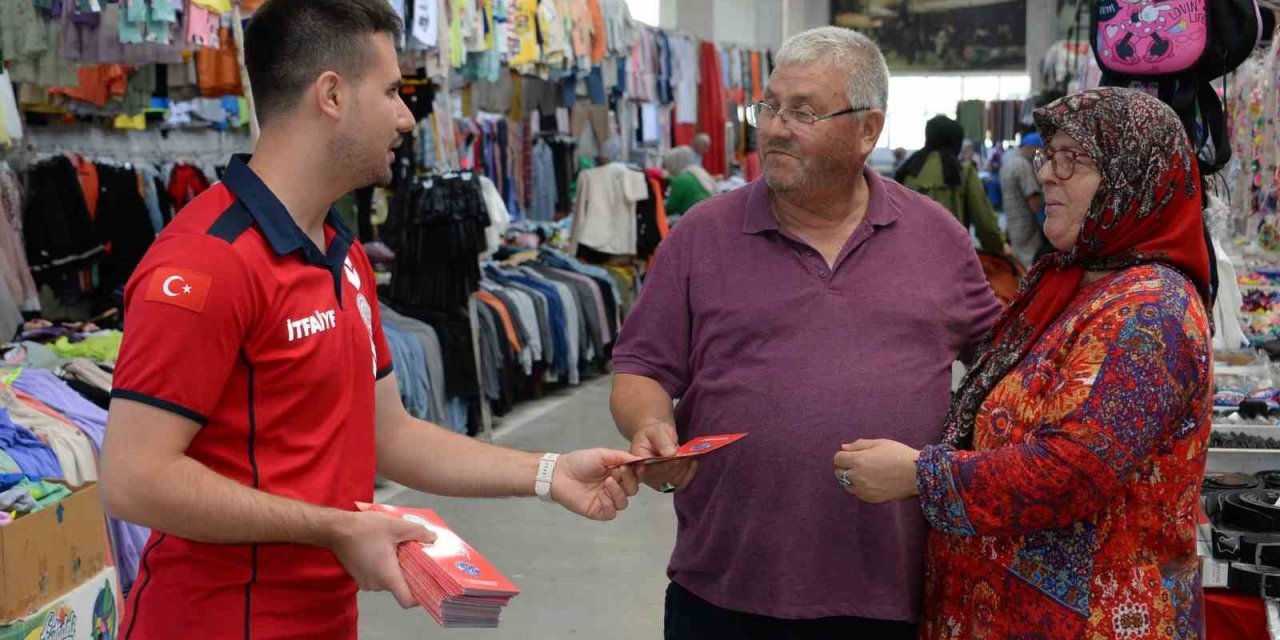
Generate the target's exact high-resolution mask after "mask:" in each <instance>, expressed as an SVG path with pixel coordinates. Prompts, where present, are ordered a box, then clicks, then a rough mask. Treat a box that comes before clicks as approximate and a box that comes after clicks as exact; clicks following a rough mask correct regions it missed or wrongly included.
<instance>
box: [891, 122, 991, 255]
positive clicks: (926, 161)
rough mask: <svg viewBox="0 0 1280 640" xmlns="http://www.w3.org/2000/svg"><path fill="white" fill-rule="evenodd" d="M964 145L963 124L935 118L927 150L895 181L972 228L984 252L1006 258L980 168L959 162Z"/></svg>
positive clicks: (905, 166)
mask: <svg viewBox="0 0 1280 640" xmlns="http://www.w3.org/2000/svg"><path fill="white" fill-rule="evenodd" d="M963 144H964V129H963V128H961V126H960V123H958V122H956V121H955V120H952V119H951V118H948V117H946V116H937V117H935V118H933V119H932V120H930V121H929V122H928V123H927V124H925V128H924V147H923V148H922V149H920V150H919V151H917V152H915V154H914V155H912V156H911V158H910V159H908V160H907V162H906V163H905V164H903V165H902V167H901V168H899V169H898V172H897V173H896V174H894V180H897V181H898V182H899V183H901V184H902V185H903V186H904V187H907V188H908V189H911V190H912V191H916V192H918V193H922V194H924V195H926V196H929V197H930V198H932V199H933V200H934V201H935V202H937V203H938V204H940V205H942V206H943V207H946V209H947V211H950V212H951V213H952V215H954V216H955V217H956V220H959V221H960V224H962V225H964V227H965V228H966V229H968V228H969V227H973V228H974V230H975V231H977V234H978V243H979V244H981V245H982V250H983V251H986V252H988V253H993V254H995V255H1005V249H1004V236H1003V234H1001V233H1000V222H999V221H998V220H997V219H996V213H995V211H993V210H992V209H991V202H989V201H988V200H987V191H986V189H985V188H984V187H983V186H982V179H981V178H979V177H978V167H977V166H976V165H973V164H971V163H965V162H961V161H960V159H959V157H960V147H961V145H963Z"/></svg>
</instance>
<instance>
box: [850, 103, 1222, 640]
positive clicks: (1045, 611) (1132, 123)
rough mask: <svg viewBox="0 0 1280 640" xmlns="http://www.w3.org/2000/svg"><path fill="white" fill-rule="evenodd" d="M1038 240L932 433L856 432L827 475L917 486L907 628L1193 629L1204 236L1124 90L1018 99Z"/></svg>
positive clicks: (1197, 597) (1166, 155)
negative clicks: (1035, 191) (918, 583)
mask: <svg viewBox="0 0 1280 640" xmlns="http://www.w3.org/2000/svg"><path fill="white" fill-rule="evenodd" d="M1035 118H1036V123H1037V125H1038V126H1039V128H1040V130H1041V131H1042V132H1043V134H1044V138H1045V139H1046V140H1048V141H1049V143H1048V145H1047V146H1046V147H1045V148H1044V149H1043V150H1042V151H1041V153H1040V154H1039V155H1038V156H1037V160H1036V165H1037V169H1038V174H1039V177H1040V180H1041V182H1042V183H1043V184H1044V187H1045V200H1046V202H1047V203H1048V220H1047V222H1046V224H1045V234H1046V236H1047V237H1048V238H1049V241H1050V242H1052V243H1053V245H1054V247H1056V248H1057V249H1058V251H1057V252H1055V253H1053V254H1050V255H1049V256H1047V257H1046V258H1044V259H1042V260H1041V261H1040V262H1039V263H1037V264H1036V266H1035V268H1034V269H1033V270H1032V272H1031V274H1030V275H1029V276H1028V279H1027V282H1026V283H1025V285H1024V289H1023V293H1022V295H1021V296H1020V297H1019V298H1018V299H1017V300H1016V301H1015V302H1014V304H1013V305H1012V306H1011V307H1010V308H1009V309H1008V310H1007V311H1006V312H1005V315H1004V316H1002V318H1001V320H1000V321H999V322H998V324H997V325H996V327H995V328H994V329H993V330H992V334H991V335H990V336H989V337H988V339H987V344H985V345H984V346H983V348H982V349H981V350H980V351H979V357H978V359H977V361H976V363H975V365H974V368H973V369H972V370H971V371H970V372H969V374H968V375H967V376H966V377H965V380H964V383H963V385H962V386H961V389H960V391H959V392H958V393H957V394H956V395H955V398H954V402H953V404H952V407H951V411H950V413H949V414H948V416H947V420H946V424H945V429H944V438H945V439H944V443H943V444H940V445H936V446H930V447H925V448H924V450H922V451H916V450H914V449H911V448H909V447H907V446H905V445H902V444H899V443H897V442H893V441H890V440H871V441H859V442H854V443H852V444H848V445H845V446H844V447H842V451H841V452H840V453H838V454H837V455H836V457H835V465H836V469H835V472H836V476H837V480H838V481H840V482H841V484H843V485H845V486H846V488H847V489H848V490H849V491H851V492H853V493H854V494H855V495H857V496H858V497H860V498H862V499H863V500H865V501H868V502H883V501H887V500H895V499H903V498H909V497H915V496H918V497H919V501H920V505H921V508H922V510H923V512H924V516H925V519H926V520H927V522H928V524H929V526H930V527H931V528H932V531H931V532H930V536H929V544H928V550H927V556H926V578H925V585H926V587H925V606H924V613H923V615H922V618H921V619H922V633H921V637H922V638H926V639H942V638H948V639H949V638H1014V637H1016V638H1046V639H1047V638H1089V639H1093V638H1141V639H1154V638H1161V639H1164V638H1171V639H1177V640H1185V639H1188V638H1196V639H1199V638H1203V634H1204V631H1203V623H1204V621H1203V594H1202V591H1201V583H1200V562H1199V560H1198V559H1197V557H1196V520H1197V513H1198V511H1199V507H1198V498H1199V488H1200V484H1201V481H1202V478H1203V475H1204V465H1205V456H1206V447H1207V443H1208V437H1209V429H1210V426H1209V425H1210V418H1209V413H1210V394H1211V392H1212V386H1211V375H1210V367H1211V357H1210V356H1211V353H1210V326H1209V319H1208V318H1209V316H1208V309H1209V308H1210V306H1211V302H1210V301H1211V299H1212V298H1211V293H1210V289H1211V284H1210V279H1211V276H1210V266H1209V265H1210V255H1211V254H1210V252H1209V248H1208V246H1207V244H1206V241H1205V235H1204V230H1203V221H1202V215H1201V183H1200V175H1199V170H1198V168H1197V165H1196V158H1195V154H1194V153H1193V152H1192V150H1191V147H1190V145H1189V144H1188V142H1187V138H1186V133H1185V130H1184V129H1183V127H1182V124H1181V123H1180V121H1179V119H1178V116H1177V115H1176V114H1175V113H1174V112H1173V110H1172V109H1170V108H1169V107H1167V106H1166V105H1164V104H1163V103H1161V102H1160V101H1158V100H1156V99H1154V98H1152V97H1150V96H1148V95H1146V94H1144V93H1141V92H1138V91H1132V90H1128V89H1117V88H1106V89H1097V90H1093V91H1087V92H1084V93H1080V94H1076V95H1072V96H1068V97H1066V98H1063V99H1061V100H1059V101H1057V102H1054V103H1053V104H1051V105H1049V106H1048V107H1046V108H1044V109H1040V110H1039V111H1037V112H1036V114H1035Z"/></svg>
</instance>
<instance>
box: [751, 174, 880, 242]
mask: <svg viewBox="0 0 1280 640" xmlns="http://www.w3.org/2000/svg"><path fill="white" fill-rule="evenodd" d="M862 175H863V176H864V177H865V178H866V179H867V186H868V187H869V188H870V190H871V194H870V196H869V197H868V198H867V217H866V222H867V224H870V225H871V226H872V227H883V226H887V225H890V224H893V222H894V221H896V220H897V219H898V217H899V216H901V215H902V212H901V210H900V209H899V208H898V205H897V203H895V202H892V201H890V200H889V199H888V198H887V197H886V195H885V188H884V178H881V177H880V176H879V175H878V174H877V173H876V172H874V171H872V170H870V169H868V168H866V167H863V168H862ZM748 188H749V189H751V193H750V194H749V195H748V196H747V215H746V219H745V220H743V222H742V232H743V233H746V234H760V233H764V232H766V231H774V232H777V231H781V229H782V228H781V227H780V226H779V225H778V218H777V217H776V216H774V215H773V205H772V204H771V203H770V202H769V185H768V184H766V183H765V180H764V178H761V179H759V180H756V181H755V182H753V183H751V185H750V186H749V187H748Z"/></svg>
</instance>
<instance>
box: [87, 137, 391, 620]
mask: <svg viewBox="0 0 1280 640" xmlns="http://www.w3.org/2000/svg"><path fill="white" fill-rule="evenodd" d="M246 162H247V157H244V156H237V157H234V158H232V160H231V163H230V165H229V166H228V168H227V172H226V176H225V177H224V179H223V181H222V182H219V183H217V184H215V185H214V186H213V187H211V188H210V189H209V190H208V191H206V192H204V193H203V194H201V195H200V196H199V197H198V198H196V199H195V200H194V201H192V202H191V203H190V204H189V205H188V206H187V207H186V208H184V209H183V210H182V212H181V213H179V214H178V216H177V217H175V218H174V220H173V222H172V224H170V225H169V226H168V227H167V228H166V229H165V230H164V232H163V233H161V234H160V236H159V237H158V238H157V239H156V242H155V244H154V245H153V246H152V248H151V249H150V251H148V253H147V255H146V257H145V258H144V259H143V260H142V263H141V264H140V265H139V267H138V269H137V271H135V272H134V274H133V277H132V278H130V280H129V284H128V287H127V289H126V292H125V293H126V304H125V333H124V344H123V345H122V347H121V352H120V359H119V362H118V364H117V368H116V373H115V381H114V387H115V388H114V390H113V391H112V395H113V396H114V397H116V398H123V399H127V400H133V401H137V402H142V403H146V404H149V405H152V406H154V407H158V408H161V409H164V410H166V411H171V412H173V413H176V414H178V415H180V416H183V417H185V418H188V419H190V420H192V421H194V422H197V423H199V424H200V425H201V429H200V431H199V433H198V434H197V435H196V437H195V439H194V440H192V442H191V446H190V447H189V448H188V449H187V455H188V456H190V457H191V458H193V459H195V460H197V461H199V462H201V463H203V464H205V465H207V466H208V467H209V468H211V469H213V470H214V471H216V472H218V473H220V474H222V475H224V476H226V477H228V478H231V479H233V480H235V481H237V482H240V483H243V484H245V485H247V486H251V487H254V488H257V489H260V490H262V491H266V492H268V493H272V494H276V495H280V496H285V497H288V498H293V499H296V500H302V501H305V502H309V503H312V504H316V505H324V506H328V507H334V508H337V509H347V510H351V509H354V508H355V502H356V501H371V500H372V497H373V482H374V474H375V470H376V469H375V468H376V456H375V451H374V416H375V401H374V383H375V381H376V380H378V379H380V378H382V377H384V376H386V375H388V374H390V372H391V354H390V349H389V348H388V347H387V343H386V340H385V338H384V337H383V333H382V327H381V321H380V314H379V312H378V300H377V296H376V292H375V284H374V277H373V269H372V268H371V267H370V264H369V260H368V257H367V256H366V255H365V253H364V249H363V248H362V247H361V246H360V245H359V243H356V242H353V238H352V233H351V231H350V230H349V229H348V228H347V227H346V226H344V224H343V223H342V221H341V220H340V219H339V218H338V216H337V214H336V213H335V212H332V211H331V212H330V214H329V216H328V218H327V219H326V221H325V240H326V242H327V245H328V249H327V251H325V252H321V251H320V249H319V248H317V247H316V246H315V244H314V243H313V242H311V241H310V239H309V238H308V237H307V236H306V234H305V233H303V231H302V230H301V229H300V228H299V227H298V226H297V224H296V223H295V222H294V221H293V219H292V218H291V217H290V216H289V213H288V211H287V210H286V209H285V207H284V205H283V204H282V203H281V202H280V201H279V199H277V198H276V197H275V196H274V195H273V194H272V193H271V191H270V190H269V189H268V188H267V186H266V185H265V184H264V183H263V182H262V180H261V179H259V178H258V176H257V175H255V174H254V173H253V171H252V170H251V169H250V168H249V166H248V164H246ZM124 615H125V618H124V619H125V625H124V628H123V631H122V633H121V638H122V639H123V640H144V639H145V640H171V639H172V638H201V639H202V640H220V639H224V638H236V639H240V638H245V639H248V638H253V639H255V640H257V639H267V638H281V639H283V638H326V639H328V638H335V639H336V638H344V639H345V638H352V637H355V634H356V585H355V583H354V581H352V579H351V578H350V576H349V575H348V574H347V573H346V571H344V570H343V568H342V566H341V565H340V564H339V563H338V561H337V559H336V558H335V556H334V555H333V554H332V553H330V552H329V551H327V550H325V549H320V548H315V547H307V546H301V545H281V544H272V545H266V544H262V545H211V544H202V543H198V542H193V541H191V540H186V539H183V538H180V537H177V536H173V535H168V534H165V533H162V532H155V533H154V534H153V535H152V537H151V540H150V541H149V542H148V544H147V546H146V549H145V550H144V552H143V554H142V558H141V563H140V567H139V573H138V579H137V581H136V582H135V586H134V587H133V591H132V593H130V595H129V598H128V601H127V603H126V610H125V614H124Z"/></svg>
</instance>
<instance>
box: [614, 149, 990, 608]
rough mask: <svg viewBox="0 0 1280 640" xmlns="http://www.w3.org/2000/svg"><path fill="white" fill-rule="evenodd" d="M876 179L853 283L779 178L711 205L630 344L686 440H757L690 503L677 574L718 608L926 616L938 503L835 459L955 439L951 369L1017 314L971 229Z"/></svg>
mask: <svg viewBox="0 0 1280 640" xmlns="http://www.w3.org/2000/svg"><path fill="white" fill-rule="evenodd" d="M865 175H866V178H867V181H868V183H869V184H870V186H871V199H870V203H869V205H868V209H867V216H866V219H865V221H864V222H863V223H862V224H861V225H860V226H859V227H858V228H857V229H856V230H855V231H854V233H853V236H852V237H850V238H849V242H848V244H847V245H846V246H845V248H844V250H843V251H842V252H841V253H840V257H839V259H838V260H837V261H836V266H835V269H834V270H831V269H828V267H827V265H826V262H825V261H824V260H823V258H822V256H821V255H820V254H819V253H818V252H817V251H816V250H813V249H811V248H810V247H809V246H808V245H807V244H806V243H805V242H803V241H801V240H799V239H798V238H796V237H795V236H793V235H791V234H788V233H786V232H784V231H782V230H781V229H780V227H779V225H778V222H777V219H776V218H774V216H773V213H772V210H771V208H770V203H769V191H768V187H767V186H766V185H765V183H764V181H763V180H759V181H756V182H754V183H752V184H751V185H749V186H747V187H744V188H741V189H738V190H737V191H734V192H731V193H728V194H725V195H723V196H720V197H718V198H714V199H712V200H708V201H705V202H702V203H700V204H698V205H697V206H696V207H694V208H693V209H692V210H691V211H690V212H689V213H688V214H687V215H686V216H685V217H684V218H682V219H681V220H680V224H678V225H676V226H675V228H674V229H673V230H672V232H671V235H670V236H669V237H668V238H667V239H666V240H665V241H663V243H662V245H661V247H660V248H659V249H658V252H657V255H656V256H655V258H654V261H653V264H652V266H651V268H650V271H649V276H648V278H647V279H646V280H645V285H644V291H643V293H642V295H641V296H640V298H639V300H638V301H637V302H636V306H635V309H634V310H633V311H632V312H631V314H630V315H629V316H628V317H627V321H626V324H625V325H624V326H623V329H622V335H621V337H620V338H619V341H618V344H617V347H616V348H615V350H614V355H613V359H614V369H615V370H616V371H617V372H618V373H628V374H634V375H640V376H645V377H648V378H652V379H654V380H657V381H658V382H660V383H661V384H662V386H663V388H665V389H666V390H667V392H668V393H670V394H671V396H672V397H673V398H680V402H679V403H678V404H677V405H676V414H675V415H676V423H677V425H676V426H677V429H678V430H679V432H680V441H681V442H685V441H687V440H689V439H690V438H694V437H697V436H704V435H711V434H722V433H735V432H741V431H745V432H748V433H749V434H750V435H749V436H748V437H747V438H745V439H743V440H742V441H740V442H738V443H736V444H734V445H733V446H732V447H729V448H727V449H725V450H723V451H721V452H719V453H716V454H714V455H711V456H708V457H706V458H703V459H702V460H701V461H700V462H699V463H698V465H699V466H698V475H697V477H696V478H695V479H694V481H693V483H692V484H691V485H689V487H688V488H687V489H685V490H684V491H682V492H680V493H678V494H676V495H675V506H676V514H677V516H678V520H679V530H678V533H677V538H676V548H675V552H674V553H673V554H672V557H671V564H670V566H669V567H668V569H667V573H668V575H670V577H671V579H672V580H674V581H675V582H677V583H679V584H680V585H681V586H683V587H685V588H686V589H688V590H689V591H692V592H693V593H694V594H697V595H698V596H700V597H701V598H703V599H704V600H707V601H709V602H711V603H712V604H715V605H717V606H720V607H723V608H727V609H732V610H735V611H742V612H747V613H755V614H761V615H767V616H774V617H779V618H789V619H812V618H822V617H827V616H860V617H866V618H877V619H883V620H916V619H918V617H919V615H920V601H921V596H922V593H921V584H922V578H923V571H924V567H923V563H924V546H925V531H926V524H925V520H924V517H923V516H922V515H921V512H920V506H919V504H918V502H917V501H916V500H908V501H903V502H899V503H896V504H888V505H880V506H871V505H867V504H863V503H862V502H861V501H859V500H858V499H857V498H855V497H854V496H852V495H850V494H848V493H846V492H845V491H844V490H843V489H841V488H840V486H839V485H838V484H837V483H836V480H835V477H834V474H833V473H832V458H833V456H835V454H836V452H837V451H838V450H839V448H840V445H841V444H842V443H846V442H852V441H854V440H857V439H859V438H892V439H894V440H898V441H901V442H905V443H906V444H908V445H911V446H912V447H917V448H919V447H922V446H924V445H926V444H931V443H936V442H938V441H939V440H940V439H941V432H942V421H943V419H944V418H945V416H946V412H947V407H948V404H949V401H950V388H951V363H952V361H954V360H957V359H961V358H962V354H965V353H966V352H967V350H968V348H969V347H970V346H971V345H973V344H974V343H976V342H977V340H978V338H980V337H981V336H982V335H983V334H984V333H985V332H986V331H987V330H988V329H989V328H990V327H991V326H992V325H993V324H994V323H995V320H996V318H997V316H998V315H999V312H1000V308H999V305H998V303H997V302H996V299H995V297H994V296H993V295H992V293H991V290H990V288H989V287H988V285H987V282H986V279H985V278H984V276H983V274H982V268H981V266H980V265H979V263H978V260H977V255H976V253H975V251H974V249H973V245H972V243H971V242H970V239H969V234H968V233H967V232H966V231H965V230H964V229H963V228H962V227H961V226H960V225H959V223H957V222H956V219H955V216H953V215H951V214H950V213H948V212H947V211H946V210H945V209H943V208H942V207H941V206H939V205H938V204H936V203H934V202H933V201H932V200H929V199H928V198H926V197H924V196H922V195H919V194H917V193H915V192H913V191H910V190H908V189H906V188H904V187H902V186H900V185H898V184H897V183H895V182H891V181H888V180H884V179H882V178H880V177H879V176H877V175H876V174H875V173H873V172H870V171H867V172H865Z"/></svg>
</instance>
